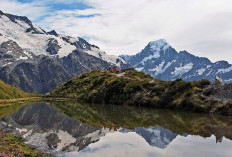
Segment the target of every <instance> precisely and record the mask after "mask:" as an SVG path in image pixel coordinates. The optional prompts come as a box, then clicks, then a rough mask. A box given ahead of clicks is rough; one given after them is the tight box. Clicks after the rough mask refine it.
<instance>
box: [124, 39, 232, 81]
mask: <svg viewBox="0 0 232 157" xmlns="http://www.w3.org/2000/svg"><path fill="white" fill-rule="evenodd" d="M120 57H121V58H123V59H124V60H125V61H127V63H128V64H130V65H131V66H132V67H134V68H136V70H138V71H144V72H145V73H147V74H150V75H151V76H153V77H155V78H159V79H162V80H175V79H178V78H182V79H184V80H186V81H192V80H200V79H208V80H210V81H214V80H215V77H216V76H221V77H222V79H223V80H224V81H225V82H230V81H232V65H230V64H229V63H228V62H226V61H219V62H216V63H212V62H211V61H210V60H209V59H207V58H203V57H197V56H194V55H192V54H190V53H188V52H187V51H181V52H179V53H178V52H177V51H176V50H175V49H174V48H172V47H171V46H170V45H169V44H168V43H167V42H166V41H165V40H163V39H161V40H157V41H153V42H150V43H149V44H148V45H147V46H146V47H145V48H144V49H143V50H142V51H141V52H140V53H138V54H136V55H133V56H128V55H121V56H120Z"/></svg>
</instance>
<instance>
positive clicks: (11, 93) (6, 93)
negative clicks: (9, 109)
mask: <svg viewBox="0 0 232 157" xmlns="http://www.w3.org/2000/svg"><path fill="white" fill-rule="evenodd" d="M35 96H37V95H36V94H31V93H26V92H23V91H20V90H19V89H17V88H15V87H12V86H10V85H8V84H6V83H4V82H3V81H1V80H0V99H17V98H27V97H35Z"/></svg>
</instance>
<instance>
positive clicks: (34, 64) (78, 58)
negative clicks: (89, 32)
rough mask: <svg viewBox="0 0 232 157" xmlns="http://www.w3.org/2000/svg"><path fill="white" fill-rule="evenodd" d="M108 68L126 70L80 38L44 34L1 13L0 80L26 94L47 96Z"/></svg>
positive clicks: (23, 19)
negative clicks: (86, 74)
mask: <svg viewBox="0 0 232 157" xmlns="http://www.w3.org/2000/svg"><path fill="white" fill-rule="evenodd" d="M110 64H112V65H115V66H118V67H119V68H122V67H127V64H126V62H125V61H124V60H123V59H121V58H120V57H116V56H110V55H107V54H106V53H105V52H103V51H101V50H100V49H99V48H98V47H97V46H95V45H91V44H89V43H88V42H87V41H85V40H84V39H82V38H73V37H70V36H65V35H60V34H57V33H56V32H55V31H54V30H53V31H50V32H46V31H44V30H43V29H41V28H39V27H37V26H36V25H34V24H33V23H32V22H31V21H30V20H29V19H28V18H27V17H21V16H16V15H11V14H5V13H3V12H1V11H0V74H1V75H0V79H2V80H3V81H4V82H7V83H9V84H12V85H14V86H16V87H18V88H20V89H22V90H24V91H27V92H36V93H47V92H49V91H51V90H53V89H54V88H56V87H57V86H58V85H60V84H62V83H63V82H65V81H67V80H69V79H70V78H71V77H73V76H76V75H77V74H81V73H83V72H89V71H91V70H94V69H105V68H107V67H108V66H109V65H110Z"/></svg>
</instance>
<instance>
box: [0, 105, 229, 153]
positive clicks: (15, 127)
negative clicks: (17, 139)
mask: <svg viewBox="0 0 232 157" xmlns="http://www.w3.org/2000/svg"><path fill="white" fill-rule="evenodd" d="M0 117H1V120H0V130H4V131H7V132H10V133H13V134H16V135H20V136H22V137H23V138H24V139H25V143H28V144H31V145H34V146H35V147H37V148H38V149H41V150H44V151H47V152H51V153H53V154H56V155H57V156H64V157H66V156H67V157H73V156H94V157H95V156H107V157H108V156H120V157H121V156H132V157H134V156H158V157H160V156H161V157H162V156H165V157H166V156H170V157H182V156H183V157H186V156H188V157H195V156H205V157H218V156H225V157H231V156H232V149H231V148H232V141H231V139H232V120H231V117H224V116H213V115H207V114H193V113H186V112H175V111H170V110H156V109H151V108H136V107H125V106H116V105H87V104H81V103H74V102H46V103H44V102H41V103H36V104H28V105H18V106H17V105H15V106H10V107H0Z"/></svg>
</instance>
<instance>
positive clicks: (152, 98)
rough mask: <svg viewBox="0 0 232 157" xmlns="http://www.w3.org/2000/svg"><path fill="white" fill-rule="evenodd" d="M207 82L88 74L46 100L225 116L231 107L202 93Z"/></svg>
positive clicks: (128, 74) (136, 74) (135, 74)
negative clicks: (211, 113)
mask: <svg viewBox="0 0 232 157" xmlns="http://www.w3.org/2000/svg"><path fill="white" fill-rule="evenodd" d="M209 84H210V82H209V81H207V80H201V81H194V82H186V81H183V80H182V79H177V80H175V81H162V80H158V79H154V78H152V77H151V76H149V75H146V74H144V73H143V72H138V71H135V70H129V71H125V72H123V71H119V72H117V73H116V74H115V73H112V72H109V71H103V72H102V71H98V70H96V71H92V72H90V73H85V74H82V75H79V76H77V77H75V78H73V79H72V80H70V81H69V82H67V83H65V84H63V85H61V86H60V87H58V88H57V89H55V90H54V91H53V92H51V93H50V94H49V95H48V96H51V97H63V98H72V99H78V100H79V101H82V102H87V103H99V104H120V105H135V106H149V107H156V108H169V109H175V110H191V111H195V112H227V110H224V108H225V107H227V108H228V106H229V108H230V106H232V105H231V103H227V104H223V103H222V102H221V101H219V100H217V99H214V98H211V97H208V96H206V95H204V94H203V93H202V91H203V88H204V87H205V86H206V85H209Z"/></svg>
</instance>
